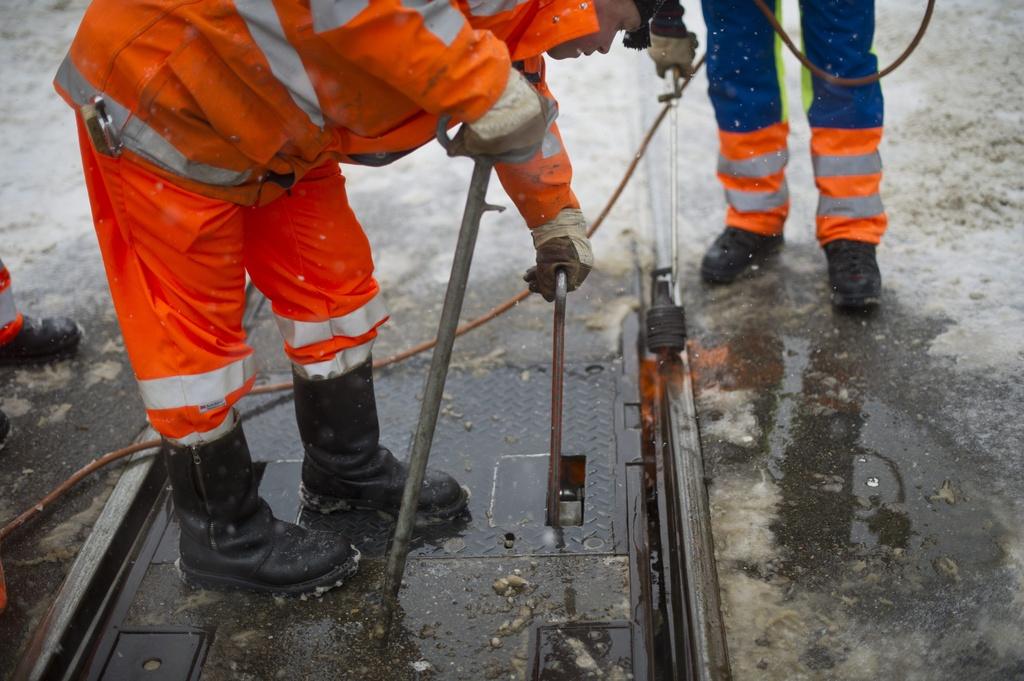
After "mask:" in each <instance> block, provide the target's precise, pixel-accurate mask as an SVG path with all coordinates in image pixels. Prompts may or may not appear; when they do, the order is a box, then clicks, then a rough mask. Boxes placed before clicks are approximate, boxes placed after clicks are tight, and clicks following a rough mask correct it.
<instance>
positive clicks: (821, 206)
mask: <svg viewBox="0 0 1024 681" xmlns="http://www.w3.org/2000/svg"><path fill="white" fill-rule="evenodd" d="M883 212H885V207H884V206H883V205H882V197H881V196H879V195H878V194H871V195H870V196H854V197H851V198H845V199H837V198H833V197H831V196H822V197H820V198H819V199H818V215H835V216H839V217H845V218H870V217H874V216H876V215H881V214H882V213H883Z"/></svg>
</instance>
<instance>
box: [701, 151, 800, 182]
mask: <svg viewBox="0 0 1024 681" xmlns="http://www.w3.org/2000/svg"><path fill="white" fill-rule="evenodd" d="M788 162H789V150H788V149H780V150H779V151H772V152H770V153H767V154H761V155H760V156H752V157H750V158H746V159H743V160H742V161H733V160H731V159H728V158H726V157H725V156H722V155H721V154H719V155H718V172H719V173H720V174H722V175H729V176H731V177H751V178H753V177H768V176H769V175H774V174H775V173H777V172H779V171H780V170H782V169H783V168H785V167H786V163H788Z"/></svg>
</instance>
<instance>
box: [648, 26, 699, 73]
mask: <svg viewBox="0 0 1024 681" xmlns="http://www.w3.org/2000/svg"><path fill="white" fill-rule="evenodd" d="M683 30H686V29H685V27H684V29H683ZM647 54H648V55H650V57H651V59H653V60H654V68H655V69H657V71H658V76H659V77H661V78H664V77H665V74H666V73H668V72H669V71H670V70H671V69H672V67H676V68H678V69H679V75H680V76H681V77H684V78H685V77H686V76H689V75H691V74H692V73H693V60H694V58H695V57H696V56H697V34H696V33H687V34H686V35H683V36H666V35H658V34H657V33H653V32H652V34H651V46H650V47H648V48H647Z"/></svg>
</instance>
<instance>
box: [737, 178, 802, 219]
mask: <svg viewBox="0 0 1024 681" xmlns="http://www.w3.org/2000/svg"><path fill="white" fill-rule="evenodd" d="M725 200H726V201H728V202H729V205H730V206H732V207H733V208H735V209H736V210H738V211H739V212H741V213H758V212H761V211H766V210H771V209H772V208H778V207H779V206H785V205H786V204H787V203H788V202H789V186H788V185H786V184H785V183H783V185H782V188H781V189H779V190H778V191H775V192H748V191H743V190H740V189H726V190H725Z"/></svg>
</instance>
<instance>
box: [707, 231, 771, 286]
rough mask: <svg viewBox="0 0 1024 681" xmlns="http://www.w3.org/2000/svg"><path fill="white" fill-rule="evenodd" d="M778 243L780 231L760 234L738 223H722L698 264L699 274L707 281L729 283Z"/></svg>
mask: <svg viewBox="0 0 1024 681" xmlns="http://www.w3.org/2000/svg"><path fill="white" fill-rule="evenodd" d="M781 245H782V235H781V234H778V235H776V236H761V235H760V234H755V233H754V232H748V231H747V230H745V229H739V228H738V227H726V228H725V231H723V232H722V233H721V234H719V235H718V238H717V239H715V242H714V243H713V244H711V247H710V248H708V250H707V253H705V254H704V260H702V261H701V264H700V273H701V276H703V277H704V281H706V282H708V283H709V284H728V283H731V282H732V281H733V280H734V279H736V277H738V276H740V274H742V273H743V271H744V270H746V269H747V268H748V267H750V266H751V265H753V264H755V263H759V262H761V261H762V260H764V258H765V257H767V256H768V255H770V254H771V253H773V252H774V251H775V250H776V249H778V247H779V246H781Z"/></svg>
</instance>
